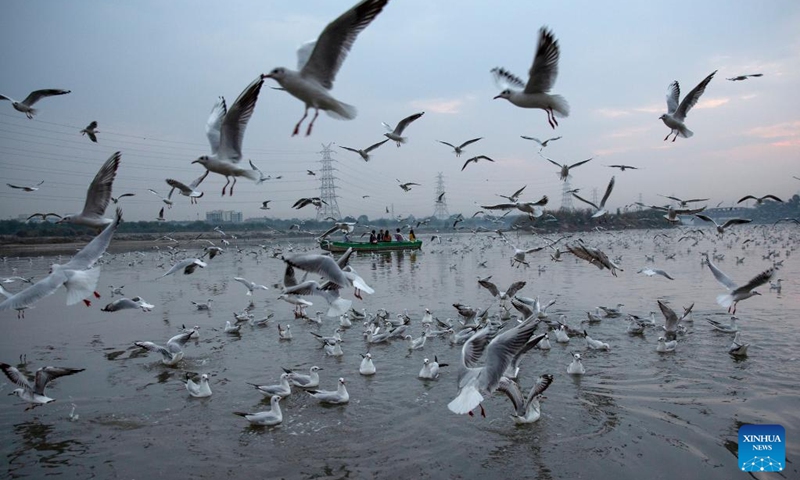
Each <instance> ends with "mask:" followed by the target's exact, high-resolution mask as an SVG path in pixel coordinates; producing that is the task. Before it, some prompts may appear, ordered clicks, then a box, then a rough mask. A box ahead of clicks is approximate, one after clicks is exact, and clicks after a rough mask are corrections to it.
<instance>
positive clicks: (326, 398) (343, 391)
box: [306, 378, 350, 405]
mask: <svg viewBox="0 0 800 480" xmlns="http://www.w3.org/2000/svg"><path fill="white" fill-rule="evenodd" d="M306 392H308V394H309V395H311V396H312V397H314V398H316V399H317V400H319V401H320V402H322V403H328V404H331V405H341V404H344V403H347V402H349V401H350V394H349V393H347V388H346V387H345V381H344V378H340V379H339V385H338V387H337V388H336V390H306Z"/></svg>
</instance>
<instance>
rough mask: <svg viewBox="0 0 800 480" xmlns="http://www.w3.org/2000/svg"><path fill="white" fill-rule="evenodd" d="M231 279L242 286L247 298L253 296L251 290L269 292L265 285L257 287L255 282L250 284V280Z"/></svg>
mask: <svg viewBox="0 0 800 480" xmlns="http://www.w3.org/2000/svg"><path fill="white" fill-rule="evenodd" d="M233 279H234V280H236V281H237V282H239V283H241V284H242V285H244V286H245V288H247V296H250V295H252V294H253V290H256V289H258V290H269V288H268V287H267V286H266V285H259V284H257V283H256V282H251V281H250V280H248V279H246V278H242V277H233Z"/></svg>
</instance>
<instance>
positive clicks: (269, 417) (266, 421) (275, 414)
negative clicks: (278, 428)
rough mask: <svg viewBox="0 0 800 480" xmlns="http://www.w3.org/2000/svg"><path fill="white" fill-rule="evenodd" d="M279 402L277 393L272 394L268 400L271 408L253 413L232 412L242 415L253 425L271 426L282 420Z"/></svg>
mask: <svg viewBox="0 0 800 480" xmlns="http://www.w3.org/2000/svg"><path fill="white" fill-rule="evenodd" d="M280 402H281V397H280V396H279V395H273V396H272V398H270V401H269V403H270V405H271V407H272V409H271V410H266V411H263V412H255V413H246V412H233V414H234V415H238V416H240V417H244V419H245V420H247V421H248V422H250V423H251V424H253V425H257V426H260V427H272V426H274V425H278V424H280V423H281V422H282V421H283V413H282V412H281V406H280Z"/></svg>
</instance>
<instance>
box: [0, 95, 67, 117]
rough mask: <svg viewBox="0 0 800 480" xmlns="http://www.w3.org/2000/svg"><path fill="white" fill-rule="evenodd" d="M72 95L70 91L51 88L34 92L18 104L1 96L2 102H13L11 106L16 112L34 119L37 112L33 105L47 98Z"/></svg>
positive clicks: (9, 98)
mask: <svg viewBox="0 0 800 480" xmlns="http://www.w3.org/2000/svg"><path fill="white" fill-rule="evenodd" d="M68 93H70V90H59V89H56V88H50V89H45V90H34V91H33V92H31V93H30V94H28V96H27V97H25V100H23V101H21V102H18V101H16V100H14V99H13V98H11V97H7V96H5V95H2V94H0V100H8V101H10V102H11V106H13V107H14V110H16V111H18V112H22V113H24V114H25V116H27V117H28V118H33V116H34V115H36V113H37V110H36V109H35V108H33V105H34V104H35V103H36V102H38V101H39V100H41V99H43V98H45V97H52V96H55V95H66V94H68Z"/></svg>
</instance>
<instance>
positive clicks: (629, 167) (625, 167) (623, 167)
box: [606, 165, 639, 172]
mask: <svg viewBox="0 0 800 480" xmlns="http://www.w3.org/2000/svg"><path fill="white" fill-rule="evenodd" d="M606 167H610V168H619V170H620V171H621V172H624V171H625V170H639V169H638V168H636V167H632V166H630V165H606Z"/></svg>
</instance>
